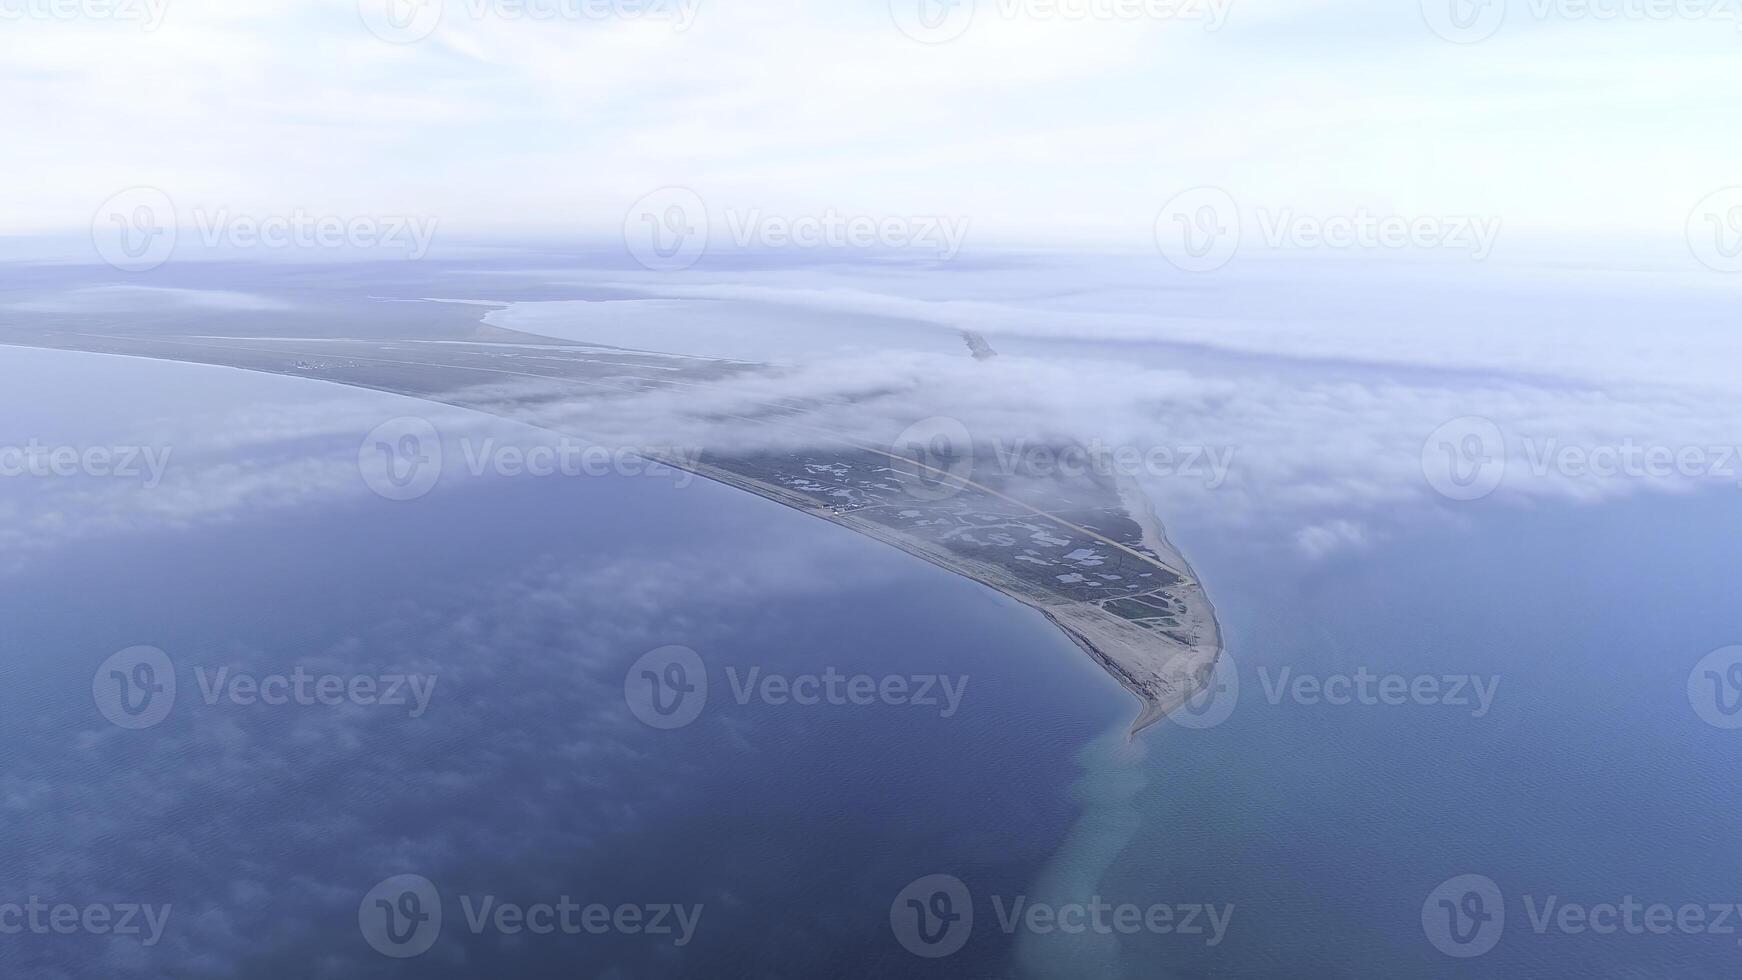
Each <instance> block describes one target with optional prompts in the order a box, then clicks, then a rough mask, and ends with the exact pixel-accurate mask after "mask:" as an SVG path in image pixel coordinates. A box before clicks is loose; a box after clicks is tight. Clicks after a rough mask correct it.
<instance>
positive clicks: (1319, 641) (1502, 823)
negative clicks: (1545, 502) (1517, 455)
mask: <svg viewBox="0 0 1742 980" xmlns="http://www.w3.org/2000/svg"><path fill="white" fill-rule="evenodd" d="M1462 516H1463V518H1465V519H1464V520H1463V521H1461V522H1460V526H1459V527H1458V528H1457V530H1455V531H1452V530H1447V531H1446V532H1444V533H1438V534H1433V535H1431V536H1421V537H1416V538H1412V539H1394V540H1391V541H1388V542H1386V543H1383V544H1381V545H1379V546H1377V547H1375V548H1373V549H1371V550H1369V551H1367V552H1364V553H1359V554H1356V555H1353V556H1350V557H1347V558H1344V559H1342V560H1339V561H1333V562H1331V563H1328V564H1320V565H1312V566H1297V565H1294V564H1293V563H1292V562H1291V560H1290V559H1289V558H1288V557H1287V556H1286V555H1281V554H1270V555H1255V554H1251V553H1249V552H1247V551H1244V550H1241V549H1239V548H1238V547H1237V546H1234V545H1232V544H1230V543H1227V542H1218V541H1215V540H1204V539H1202V538H1201V537H1200V538H1199V539H1198V540H1193V539H1192V535H1191V534H1190V533H1189V532H1188V533H1186V534H1184V535H1182V536H1183V537H1185V538H1186V543H1187V546H1188V547H1192V548H1194V551H1193V553H1194V556H1195V558H1196V560H1197V562H1198V565H1199V569H1200V571H1201V572H1202V573H1203V574H1204V575H1205V576H1206V577H1207V578H1208V580H1209V581H1211V582H1212V583H1214V588H1215V592H1216V597H1217V601H1218V605H1219V607H1220V610H1221V612H1222V615H1223V618H1224V621H1225V624H1226V626H1227V628H1228V632H1229V636H1230V648H1231V650H1232V651H1233V655H1234V659H1235V660H1236V661H1237V663H1238V672H1239V676H1240V682H1241V683H1240V687H1239V694H1238V700H1237V702H1236V705H1235V708H1234V710H1233V711H1232V712H1231V713H1230V714H1229V715H1228V717H1227V720H1226V721H1225V722H1223V723H1222V724H1220V725H1218V726H1216V727H1214V728H1210V729H1206V730H1187V729H1184V728H1179V727H1168V726H1163V727H1161V728H1158V729H1156V730H1155V731H1154V733H1153V734H1152V735H1151V737H1150V738H1149V739H1148V752H1147V753H1146V756H1145V758H1144V760H1143V762H1142V764H1141V766H1136V767H1130V768H1131V771H1132V772H1133V773H1134V774H1135V773H1140V774H1141V778H1142V780H1143V782H1144V785H1143V787H1142V789H1141V790H1140V791H1139V792H1137V793H1136V794H1135V795H1133V796H1131V797H1130V798H1129V799H1126V798H1124V794H1121V798H1120V799H1119V800H1118V801H1117V803H1116V804H1115V806H1116V809H1117V810H1118V812H1130V811H1132V810H1134V811H1135V812H1137V813H1139V814H1141V820H1140V823H1139V824H1138V826H1137V828H1136V830H1135V832H1134V833H1133V832H1131V830H1130V828H1128V827H1120V828H1119V829H1118V830H1117V834H1118V835H1119V836H1121V837H1124V836H1126V835H1129V842H1128V843H1127V844H1126V845H1125V846H1124V847H1123V849H1122V851H1121V857H1120V859H1119V860H1118V861H1117V862H1115V863H1114V864H1112V865H1111V867H1110V869H1109V873H1108V874H1107V876H1106V877H1105V878H1104V879H1103V880H1102V882H1101V884H1100V888H1099V891H1100V892H1101V893H1102V894H1103V895H1106V896H1107V897H1108V899H1109V900H1110V901H1124V902H1134V903H1141V904H1144V905H1147V904H1150V903H1153V902H1157V901H1173V902H1177V901H1204V902H1224V903H1231V904H1233V905H1234V906H1235V909H1236V911H1235V913H1234V917H1233V925H1232V927H1231V929H1230V930H1229V932H1228V935H1227V938H1226V939H1225V940H1224V941H1223V942H1222V943H1221V944H1220V945H1218V946H1216V947H1214V948H1211V947H1208V946H1206V944H1205V943H1204V942H1202V941H1197V940H1195V939H1186V938H1185V937H1180V936H1161V935H1154V934H1148V933H1139V934H1137V935H1134V936H1131V937H1126V938H1124V939H1123V941H1122V942H1120V944H1119V946H1120V955H1119V958H1118V960H1119V964H1120V969H1121V971H1122V973H1123V975H1126V976H1145V977H1154V976H1208V975H1214V976H1266V975H1277V974H1288V975H1313V976H1404V975H1411V976H1423V975H1433V976H1440V975H1444V976H1524V975H1530V976H1714V977H1716V976H1731V975H1734V973H1735V967H1736V964H1737V963H1738V961H1739V958H1742V948H1739V947H1738V945H1737V935H1736V934H1733V933H1731V932H1727V931H1722V932H1718V933H1717V934H1710V933H1707V932H1705V931H1697V932H1685V933H1684V932H1682V931H1680V930H1679V929H1678V930H1673V931H1672V932H1671V933H1670V934H1667V935H1658V934H1651V933H1643V934H1627V933H1626V932H1624V931H1620V932H1616V933H1614V934H1610V935H1599V934H1596V933H1595V932H1593V931H1591V930H1589V929H1585V930H1582V931H1575V929H1576V926H1577V921H1576V920H1575V925H1574V927H1572V928H1563V927H1561V926H1560V925H1558V924H1557V923H1556V921H1555V920H1552V919H1551V920H1549V921H1548V922H1547V925H1546V927H1541V928H1539V924H1538V923H1537V922H1536V921H1534V919H1541V918H1543V910H1544V909H1545V908H1546V907H1547V903H1548V902H1549V900H1550V899H1551V897H1552V898H1553V899H1554V901H1555V902H1556V903H1557V907H1558V906H1564V905H1565V904H1568V903H1573V904H1577V905H1581V906H1587V907H1594V906H1597V905H1601V904H1604V903H1613V904H1620V903H1622V902H1623V901H1624V900H1625V899H1626V897H1627V896H1632V897H1633V898H1634V899H1636V900H1637V901H1638V902H1639V903H1640V904H1641V905H1642V906H1643V905H1650V904H1653V903H1662V904H1664V905H1666V906H1668V907H1670V908H1671V909H1674V910H1680V909H1681V908H1682V907H1684V906H1688V905H1696V906H1714V905H1724V904H1730V903H1735V902H1737V901H1742V899H1739V898H1738V896H1739V895H1742V890H1739V886H1738V884H1737V883H1738V881H1742V850H1739V849H1738V848H1737V847H1736V844H1735V840H1736V831H1737V822H1736V814H1737V813H1738V812H1742V806H1739V805H1738V804H1739V803H1742V800H1739V799H1738V790H1737V783H1736V781H1735V779H1734V773H1735V772H1736V770H1737V766H1738V763H1742V742H1739V741H1738V740H1737V738H1736V734H1737V733H1736V732H1733V731H1722V730H1719V729H1716V728H1714V727H1712V726H1711V725H1708V724H1706V723H1705V722H1704V721H1703V720H1702V718H1701V716H1700V715H1699V714H1698V713H1696V711H1695V710H1694V708H1693V706H1692V705H1691V704H1690V699H1689V695H1688V691H1687V683H1688V676H1689V673H1690V672H1691V671H1692V670H1693V669H1694V667H1695V664H1696V663H1697V662H1698V661H1699V660H1700V659H1701V658H1702V657H1703V656H1705V655H1706V654H1707V653H1708V652H1710V651H1712V650H1714V649H1717V648H1720V647H1724V646H1728V645H1730V644H1733V643H1736V642H1737V638H1738V637H1742V607H1738V606H1737V605H1736V604H1735V603H1734V602H1733V601H1731V600H1730V599H1729V598H1728V597H1727V593H1728V592H1729V591H1731V590H1732V588H1733V585H1734V583H1735V582H1736V581H1737V580H1738V573H1739V572H1742V557H1739V556H1738V555H1737V553H1736V551H1735V548H1734V546H1733V542H1734V541H1735V540H1737V537H1736V533H1735V532H1736V530H1737V529H1738V528H1739V526H1742V500H1738V499H1737V498H1736V497H1734V496H1733V495H1723V494H1718V495H1711V496H1705V497H1693V498H1676V499H1665V498H1638V499H1634V500H1629V501H1621V502H1615V503H1611V504H1607V505H1602V506H1588V507H1576V508H1543V509H1536V510H1525V509H1513V508H1507V507H1504V506H1492V507H1476V508H1472V509H1467V510H1466V511H1465V512H1464V514H1463V515H1462ZM1284 667H1287V668H1291V669H1292V670H1293V671H1295V672H1296V673H1303V672H1304V673H1310V674H1312V675H1315V676H1318V677H1330V676H1335V675H1339V674H1341V675H1354V674H1355V673H1356V672H1357V670H1358V669H1359V668H1362V667H1366V668H1368V669H1369V670H1370V671H1371V672H1372V673H1374V674H1389V673H1395V674H1399V675H1403V676H1405V677H1417V676H1423V675H1432V676H1443V675H1455V674H1474V675H1481V676H1485V677H1489V678H1496V677H1497V678H1498V686H1497V687H1496V688H1494V690H1493V699H1492V706H1491V709H1490V710H1489V711H1488V712H1487V713H1486V714H1485V715H1483V716H1481V717H1476V715H1475V712H1476V710H1478V709H1477V708H1475V707H1458V706H1452V705H1448V704H1418V703H1408V704H1398V705H1388V704H1371V705H1362V704H1358V703H1357V704H1349V705H1341V706H1339V705H1330V704H1324V703H1305V702H1304V701H1303V700H1300V699H1297V698H1295V697H1293V696H1291V695H1288V694H1286V693H1285V694H1284V695H1283V696H1281V697H1280V699H1278V700H1277V701H1276V703H1272V700H1273V698H1272V696H1271V695H1270V694H1269V693H1268V691H1267V688H1266V686H1265V681H1266V680H1267V679H1268V680H1270V681H1271V682H1272V686H1275V681H1276V678H1277V676H1278V672H1279V671H1280V670H1281V669H1283V668H1284ZM1096 778H1097V779H1106V778H1108V777H1107V775H1105V774H1102V775H1099V776H1097V777H1096ZM1095 860H1098V858H1095ZM1463 874H1479V875H1483V876H1485V877H1487V878H1489V879H1491V880H1492V881H1493V882H1494V883H1495V884H1496V886H1497V887H1498V889H1499V891H1500V894H1501V896H1502V899H1503V901H1504V911H1503V912H1502V913H1501V915H1502V919H1501V921H1502V922H1503V926H1502V931H1501V932H1500V933H1499V940H1498V942H1497V943H1496V944H1494V945H1493V947H1492V949H1491V950H1490V951H1488V952H1486V953H1482V954H1481V955H1478V956H1474V957H1470V958H1462V959H1454V958H1452V957H1449V956H1447V955H1444V954H1443V953H1441V952H1440V951H1439V949H1438V948H1436V947H1435V946H1434V945H1433V944H1432V943H1431V942H1430V941H1429V938H1428V935H1427V932H1426V930H1425V928H1424V925H1423V922H1422V909H1423V905H1424V903H1426V902H1427V900H1428V898H1429V895H1430V893H1431V892H1432V891H1433V890H1434V889H1435V888H1436V887H1437V886H1439V885H1440V884H1441V883H1442V882H1444V881H1446V880H1447V879H1450V878H1452V877H1454V876H1457V875H1463ZM1636 918H1637V919H1638V921H1640V922H1641V923H1643V921H1644V919H1643V913H1640V914H1639V915H1638V916H1636ZM1709 920H1710V914H1709V913H1708V921H1709ZM1732 921H1734V920H1732ZM1738 931H1739V932H1742V930H1738Z"/></svg>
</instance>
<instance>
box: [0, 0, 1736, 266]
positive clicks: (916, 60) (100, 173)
mask: <svg viewBox="0 0 1742 980" xmlns="http://www.w3.org/2000/svg"><path fill="white" fill-rule="evenodd" d="M922 4H923V5H924V6H922ZM1460 11H1463V12H1464V13H1467V14H1468V17H1464V18H1462V19H1460V17H1461V16H1462V15H1461V14H1460ZM1665 11H1668V12H1667V14H1666V13H1665ZM1455 15H1456V16H1455ZM1460 25H1462V26H1460ZM0 26H3V29H0V86H3V87H4V90H5V91H6V92H7V93H8V94H9V96H10V97H9V98H7V99H5V100H4V102H3V104H0V129H3V130H4V131H5V132H6V134H7V138H6V139H5V140H4V141H3V142H0V168H3V169H4V171H5V172H6V173H7V174H9V175H10V176H11V179H12V180H13V182H14V185H15V186H18V187H26V188H29V193H27V194H17V195H8V196H7V198H6V200H4V201H0V236H7V235H11V236H22V235H41V234H72V233H83V232H84V231H85V230H86V229H88V227H89V226H90V223H91V221H92V218H93V215H95V214H97V213H98V212H99V211H100V210H101V208H102V207H103V204H104V202H105V201H106V200H108V199H110V198H111V197H112V196H113V195H115V194H116V193H117V192H118V191H122V190H124V189H127V188H132V187H137V186H146V187H151V188H156V189H159V190H161V191H162V192H163V193H164V194H166V195H167V196H168V197H169V198H170V199H171V200H173V202H174V203H175V206H176V208H177V211H178V214H179V216H180V220H181V222H182V223H183V224H192V223H194V222H195V221H196V220H197V219H196V217H195V215H196V214H197V215H204V216H207V218H206V220H212V219H211V218H210V217H209V216H211V215H225V216H234V215H237V214H245V215H256V216H271V215H279V214H286V213H290V212H291V211H293V210H294V209H299V208H300V209H307V210H308V211H309V212H311V213H314V214H318V215H333V216H339V217H342V218H347V219H349V218H356V217H364V218H376V219H385V218H390V217H396V216H398V217H407V218H413V217H415V218H430V219H439V220H440V222H441V225H442V228H443V229H444V233H446V234H450V235H451V234H470V233H476V234H480V235H484V234H489V235H531V234H537V235H543V236H559V237H563V236H576V237H582V238H609V237H611V236H614V235H618V234H620V229H621V228H622V226H623V224H624V222H625V219H626V217H627V216H628V215H630V214H631V213H632V212H633V211H634V209H635V207H636V202H637V201H639V200H641V199H643V198H644V197H645V196H646V195H648V194H649V193H650V192H654V191H657V190H659V189H661V188H667V187H679V188H685V189H688V190H691V191H693V192H694V193H695V194H696V195H698V196H699V197H700V198H701V199H702V200H703V201H705V202H706V206H707V207H708V209H709V210H710V212H711V213H713V214H714V216H715V220H716V221H720V220H722V217H721V216H722V215H723V214H724V213H726V212H733V213H736V214H739V215H743V214H756V215H780V216H785V217H789V218H796V217H804V216H815V215H825V214H830V213H839V214H841V215H843V216H848V217H851V216H865V217H868V218H872V219H883V218H896V219H908V220H911V219H915V218H918V217H921V216H947V217H954V218H958V219H961V220H963V221H971V223H972V228H973V235H974V241H975V242H976V243H978V244H987V243H1004V242H1008V243H1026V244H1073V245H1091V246H1104V247H1111V248H1124V247H1144V246H1145V245H1147V243H1149V241H1150V240H1151V238H1152V237H1153V235H1154V233H1155V224H1156V221H1157V218H1158V215H1162V214H1163V213H1164V211H1165V209H1166V208H1167V207H1168V205H1169V202H1170V201H1172V200H1174V199H1175V198H1176V196H1177V195H1179V194H1180V193H1181V192H1185V191H1189V190H1191V189H1193V188H1199V187H1205V186H1208V187H1215V188H1219V189H1221V190H1223V191H1225V192H1226V193H1227V194H1228V195H1229V196H1230V198H1232V199H1233V200H1234V201H1236V202H1238V206H1239V207H1240V208H1241V209H1242V211H1243V212H1245V213H1246V220H1247V221H1249V222H1255V221H1256V220H1258V218H1257V216H1256V214H1255V213H1256V212H1258V211H1260V210H1263V211H1265V212H1267V213H1268V214H1270V215H1271V216H1272V220H1274V219H1275V216H1276V215H1278V214H1283V215H1301V214H1305V215H1309V216H1317V217H1319V218H1330V217H1335V216H1339V215H1358V214H1362V213H1371V214H1373V215H1376V216H1397V217H1400V218H1403V219H1410V220H1412V219H1415V218H1423V217H1425V218H1429V219H1442V220H1445V219H1451V218H1454V217H1480V218H1485V219H1490V220H1493V221H1498V222H1503V223H1504V228H1505V230H1506V236H1507V240H1508V242H1510V243H1513V244H1515V245H1516V243H1518V242H1522V241H1526V240H1531V239H1534V238H1545V239H1555V240H1561V241H1577V242H1581V243H1585V244H1591V243H1594V242H1603V241H1614V242H1629V241H1635V240H1639V241H1644V240H1650V241H1654V242H1660V243H1662V242H1667V243H1671V244H1673V245H1675V246H1676V247H1681V240H1682V238H1683V237H1684V235H1685V232H1686V228H1687V225H1688V224H1689V220H1690V213H1691V212H1692V211H1693V209H1695V208H1696V207H1697V206H1698V205H1699V203H1700V202H1701V201H1702V200H1703V199H1705V198H1707V196H1708V195H1710V194H1711V193H1713V192H1714V191H1718V190H1720V189H1722V188H1726V187H1729V186H1731V185H1732V184H1736V183H1742V162H1739V161H1742V131H1739V130H1738V129H1737V128H1736V127H1735V126H1733V125H1728V119H1729V118H1730V115H1729V112H1728V110H1729V106H1728V102H1729V96H1730V93H1731V90H1732V88H1733V81H1734V71H1735V63H1736V62H1735V58H1736V52H1737V49H1738V46H1742V30H1739V28H1742V20H1739V19H1738V18H1737V16H1736V12H1735V11H1734V10H1732V9H1730V8H1729V7H1728V5H1727V3H1726V0H1682V2H1679V3H1675V4H1668V5H1667V6H1666V4H1665V3H1662V2H1648V0H1595V2H1592V3H1588V4H1583V5H1580V4H1575V3H1572V2H1571V0H1421V2H1420V3H1418V2H1416V0H838V2H831V3H804V2H798V0H735V2H732V3H725V2H717V0H253V2H250V3H247V4H238V3H234V2H229V0H0ZM1738 233H1739V234H1742V230H1739V231H1738Z"/></svg>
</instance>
